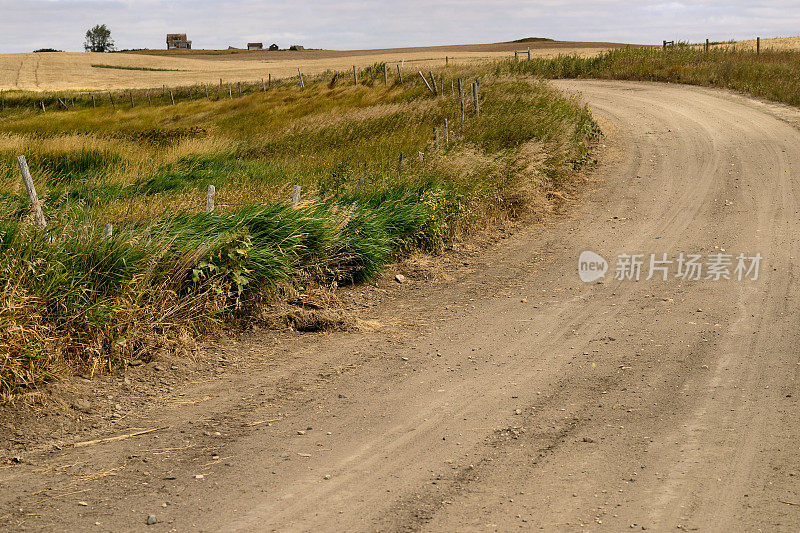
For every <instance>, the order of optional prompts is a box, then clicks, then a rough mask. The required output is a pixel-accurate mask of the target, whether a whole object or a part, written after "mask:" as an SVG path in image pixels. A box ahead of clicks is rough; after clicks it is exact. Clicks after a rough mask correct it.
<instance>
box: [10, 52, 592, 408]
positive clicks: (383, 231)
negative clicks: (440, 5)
mask: <svg viewBox="0 0 800 533" xmlns="http://www.w3.org/2000/svg"><path fill="white" fill-rule="evenodd" d="M382 68H383V66H382V64H376V65H373V66H372V68H371V69H370V68H367V69H364V70H362V71H361V72H360V73H359V80H361V82H360V83H359V85H353V84H351V83H348V82H347V81H346V80H347V79H348V78H347V76H346V75H344V74H343V75H342V76H340V77H338V78H337V79H338V80H342V79H344V80H345V81H337V82H332V81H331V78H330V77H328V78H324V77H320V78H316V79H308V80H306V87H305V88H300V87H298V86H291V85H288V84H278V85H277V86H274V87H272V88H271V89H270V90H268V91H266V92H264V91H263V89H262V90H252V89H253V87H250V88H249V89H248V90H245V91H244V96H242V97H241V98H238V97H236V98H233V99H231V98H228V97H227V95H225V96H226V97H220V95H219V94H218V95H216V96H215V95H213V94H210V95H209V96H210V98H208V99H206V98H202V99H195V100H181V101H179V102H178V103H177V105H174V106H173V105H171V104H170V105H166V104H164V103H163V102H154V103H153V105H152V106H149V105H148V106H144V105H143V106H137V107H133V108H130V107H128V108H125V107H123V106H122V105H119V106H117V107H116V109H113V108H111V106H110V105H104V106H101V107H98V108H91V107H85V106H81V105H76V107H75V108H74V109H72V108H71V109H70V110H68V111H66V110H65V111H59V112H52V113H51V112H47V113H41V112H38V113H37V112H34V111H32V110H27V109H22V108H20V109H17V110H16V111H13V110H12V112H10V113H11V114H9V111H8V110H7V111H6V115H5V118H4V119H3V120H2V121H0V326H2V327H1V328H0V354H2V355H0V396H8V395H10V394H13V393H14V392H16V391H19V390H23V389H24V388H25V387H27V386H31V385H35V384H37V383H41V382H42V381H45V380H47V379H50V378H51V377H53V376H56V375H59V374H61V373H63V372H68V371H70V369H75V368H83V369H89V371H92V372H98V371H101V370H103V369H113V368H114V367H115V366H116V365H118V364H120V363H121V362H122V361H123V360H124V359H126V358H134V357H136V358H139V357H146V356H147V354H148V353H149V352H150V351H151V350H153V349H155V348H157V347H161V346H174V345H177V344H178V343H179V342H180V341H179V340H180V339H181V338H185V337H187V336H188V337H196V336H200V335H203V334H205V333H207V332H210V331H213V330H214V329H215V328H217V327H219V326H220V325H221V324H226V323H232V322H234V321H236V320H238V319H243V318H245V319H252V317H255V316H258V315H259V313H260V310H261V309H262V308H263V306H264V304H265V302H268V301H270V300H274V299H275V298H276V297H280V295H281V294H283V293H287V292H293V291H296V290H304V289H307V288H308V287H314V286H317V285H326V286H330V285H335V284H339V285H341V284H348V283H359V282H362V281H365V280H369V279H372V278H374V277H375V276H377V275H379V274H380V273H381V272H382V270H383V268H384V267H385V265H386V264H387V263H389V262H391V261H393V260H396V259H397V258H398V257H400V256H402V255H403V254H405V253H408V252H411V251H414V250H421V251H428V252H436V251H437V250H439V249H440V248H441V246H442V245H443V244H444V243H446V242H448V241H449V240H451V239H453V238H454V237H455V236H457V235H459V234H463V233H467V232H469V231H472V230H474V229H479V228H483V227H486V225H487V224H490V223H492V222H493V221H498V220H503V219H507V218H511V217H515V216H519V215H520V214H522V213H524V212H525V211H526V209H528V206H529V205H531V201H533V200H537V201H540V202H541V196H542V195H543V194H544V191H552V190H557V189H559V188H562V187H564V186H566V185H568V184H569V182H570V179H571V178H572V177H573V176H574V171H575V168H577V167H579V166H580V165H581V164H583V163H584V162H585V161H586V160H587V154H588V149H589V147H588V146H589V143H590V142H591V140H592V139H593V138H594V137H596V136H597V134H598V131H597V126H596V124H595V123H594V121H593V120H592V118H591V116H590V115H589V113H588V111H587V110H586V109H585V107H583V106H582V105H580V104H578V103H577V102H576V101H575V100H571V99H568V98H565V97H564V96H562V95H561V94H559V93H558V92H557V91H555V90H554V89H553V88H551V87H549V86H547V85H546V84H544V83H542V82H539V81H535V80H533V79H530V78H524V79H522V78H519V77H517V76H508V75H507V74H499V75H495V74H492V73H490V72H487V71H485V70H479V69H475V68H467V67H464V68H460V69H459V70H447V71H443V72H438V73H437V76H439V77H441V76H442V75H444V76H445V78H446V79H445V95H444V96H439V97H433V95H431V94H430V93H429V92H428V91H427V89H426V88H425V86H424V85H423V84H422V83H421V81H419V80H414V81H411V82H409V81H406V83H405V84H403V85H401V84H399V82H398V81H397V80H392V82H391V83H389V84H387V85H384V84H383V70H382ZM373 77H374V79H375V81H374V82H373ZM457 77H463V78H466V79H468V80H470V79H475V78H476V77H480V78H481V92H482V94H483V99H482V112H481V114H480V116H477V115H476V114H475V112H474V110H473V106H472V102H471V101H470V100H469V97H467V99H466V101H465V104H466V110H467V121H466V123H465V125H464V127H463V128H462V127H461V126H460V101H459V98H458V97H454V95H453V92H452V89H451V87H452V86H453V85H451V83H450V82H454V81H455V80H456V78H457ZM191 90H192V89H191V88H183V89H181V90H180V91H178V93H181V92H184V93H188V92H189V91H191ZM237 92H238V91H237ZM66 96H67V95H62V96H61V97H62V99H63V98H65V97H66ZM152 96H153V97H154V98H156V97H159V96H158V95H152ZM237 96H238V95H237ZM20 98H22V97H20ZM445 119H447V120H448V123H449V125H450V131H449V135H448V140H449V142H446V141H445V136H444V127H443V126H444V120H445ZM434 128H439V130H440V139H439V148H438V150H437V149H436V147H435V145H434V140H433V129H434ZM401 152H402V153H403V154H404V159H403V165H402V168H401V169H398V159H399V154H400V153H401ZM19 154H24V155H26V157H27V158H28V161H29V166H30V169H31V172H32V174H33V176H34V178H35V181H36V186H37V189H38V192H39V196H40V199H41V200H42V202H43V206H44V212H45V216H46V218H47V220H48V224H47V227H46V228H45V229H39V228H36V227H34V226H33V225H32V223H31V217H30V213H29V210H30V206H29V204H28V201H27V197H26V196H25V192H24V188H21V187H20V180H19V177H18V176H19V170H18V168H17V162H16V156H17V155H19ZM420 154H422V156H421V157H420ZM209 185H214V186H215V187H216V188H217V191H218V194H217V199H216V209H215V211H214V212H213V213H206V212H205V196H206V189H207V187H208V186H209ZM295 185H300V186H301V187H302V198H301V201H300V203H299V205H296V206H295V205H291V202H290V197H291V191H292V188H293V186H295ZM105 223H112V224H113V228H114V231H113V237H111V238H110V239H109V238H106V237H105V235H104V232H103V229H102V228H103V225H104V224H105Z"/></svg>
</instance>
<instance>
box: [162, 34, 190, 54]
mask: <svg viewBox="0 0 800 533" xmlns="http://www.w3.org/2000/svg"><path fill="white" fill-rule="evenodd" d="M191 49H192V41H189V40H187V39H186V34H185V33H168V34H167V50H191Z"/></svg>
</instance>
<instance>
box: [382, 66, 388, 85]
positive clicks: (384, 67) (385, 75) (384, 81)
mask: <svg viewBox="0 0 800 533" xmlns="http://www.w3.org/2000/svg"><path fill="white" fill-rule="evenodd" d="M383 84H384V85H389V68H388V67H387V66H386V63H384V64H383Z"/></svg>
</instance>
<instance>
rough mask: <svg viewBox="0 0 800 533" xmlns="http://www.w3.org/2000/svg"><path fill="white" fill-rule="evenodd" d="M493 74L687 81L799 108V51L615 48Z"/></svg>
mask: <svg viewBox="0 0 800 533" xmlns="http://www.w3.org/2000/svg"><path fill="white" fill-rule="evenodd" d="M495 69H496V71H497V72H509V71H511V72H516V73H518V74H532V75H536V76H542V77H545V78H600V79H613V80H642V81H661V82H671V83H686V84H691V85H702V86H707V87H719V88H723V89H730V90H733V91H738V92H741V93H745V94H750V95H753V96H757V97H760V98H766V99H768V100H774V101H776V102H782V103H785V104H790V105H794V106H800V84H798V83H797V80H798V79H800V51H798V50H771V49H768V48H766V49H763V50H762V51H761V54H760V55H756V53H755V50H754V49H752V50H751V49H742V48H741V47H739V48H737V47H736V46H735V45H732V46H720V47H714V48H712V49H711V50H710V51H709V52H705V51H704V49H703V47H702V46H700V45H694V46H687V45H683V46H676V47H670V48H667V50H666V51H663V50H662V49H661V48H631V49H618V50H612V51H610V52H606V53H603V54H600V55H598V56H596V57H577V56H572V55H570V56H567V55H565V56H560V57H558V58H554V59H533V60H531V61H520V62H513V61H507V62H502V63H498V64H497V65H496V67H495Z"/></svg>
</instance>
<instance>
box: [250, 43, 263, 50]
mask: <svg viewBox="0 0 800 533" xmlns="http://www.w3.org/2000/svg"><path fill="white" fill-rule="evenodd" d="M247 49H248V50H251V51H253V50H263V49H264V43H247Z"/></svg>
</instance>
